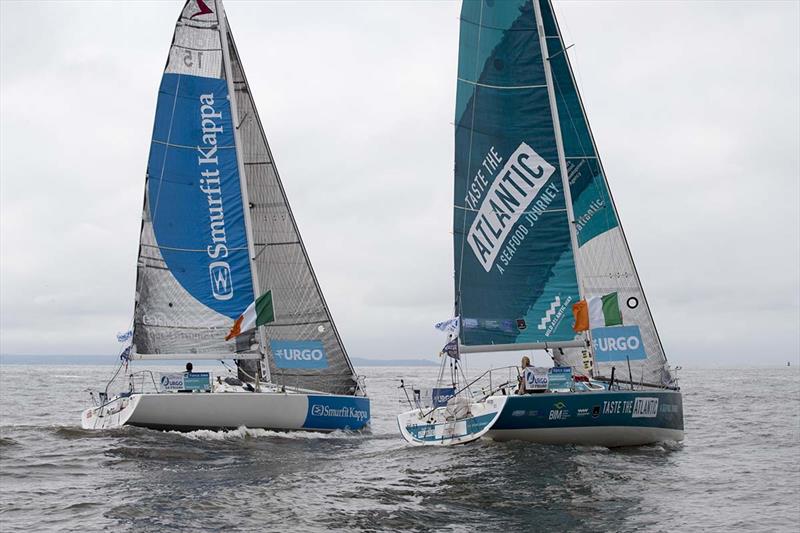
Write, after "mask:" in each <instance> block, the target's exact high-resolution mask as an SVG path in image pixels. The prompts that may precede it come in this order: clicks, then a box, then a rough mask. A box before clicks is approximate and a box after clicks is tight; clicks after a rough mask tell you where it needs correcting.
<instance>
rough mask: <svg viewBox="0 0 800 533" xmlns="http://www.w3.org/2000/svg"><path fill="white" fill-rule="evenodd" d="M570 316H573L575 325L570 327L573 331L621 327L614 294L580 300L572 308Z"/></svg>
mask: <svg viewBox="0 0 800 533" xmlns="http://www.w3.org/2000/svg"><path fill="white" fill-rule="evenodd" d="M572 314H573V315H574V316H575V325H574V326H572V329H574V330H575V331H586V330H587V329H594V328H602V327H606V326H621V325H622V313H620V311H619V298H618V296H617V293H616V292H612V293H609V294H604V295H603V296H595V297H594V298H589V299H588V300H581V301H580V302H578V303H576V304H575V305H573V306H572Z"/></svg>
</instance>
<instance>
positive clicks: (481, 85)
mask: <svg viewBox="0 0 800 533" xmlns="http://www.w3.org/2000/svg"><path fill="white" fill-rule="evenodd" d="M457 79H458V81H463V82H464V83H469V84H470V85H477V86H478V87H487V88H489V89H508V90H514V89H547V85H515V86H511V85H505V86H504V85H489V84H488V83H479V82H477V81H470V80H465V79H464V78H457Z"/></svg>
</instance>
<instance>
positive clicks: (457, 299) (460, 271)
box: [453, 2, 484, 316]
mask: <svg viewBox="0 0 800 533" xmlns="http://www.w3.org/2000/svg"><path fill="white" fill-rule="evenodd" d="M483 4H484V3H483V2H481V10H480V14H479V15H478V38H477V40H476V42H475V70H474V73H475V74H477V73H478V61H479V58H480V53H479V52H480V49H481V24H482V23H483ZM477 106H478V87H477V86H474V89H473V91H472V117H471V120H470V123H471V124H470V132H469V153H468V155H467V161H468V163H467V174H466V176H465V178H464V181H465V187H464V189H465V190H467V188H468V187H469V178H470V176H471V175H472V148H473V145H474V138H475V109H476V108H477ZM453 179H454V180H455V173H454V175H453ZM454 188H455V187H454ZM463 219H464V220H463V222H462V223H461V234H462V235H464V234H465V233H466V229H467V215H466V213H464V216H463ZM466 242H467V239H466V237H462V239H461V253H460V255H459V258H458V282H457V284H456V294H455V295H454V296H455V303H456V304H457V307H456V309H455V311H456V315H457V316H461V309H462V305H461V304H462V302H461V279H462V276H463V275H464V247H465V245H466Z"/></svg>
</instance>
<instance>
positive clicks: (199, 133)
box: [134, 1, 254, 358]
mask: <svg viewBox="0 0 800 533" xmlns="http://www.w3.org/2000/svg"><path fill="white" fill-rule="evenodd" d="M220 23H221V22H220V18H219V17H218V13H217V9H216V6H215V5H214V2H213V1H208V2H202V1H201V2H194V1H192V2H187V3H186V5H185V7H184V9H183V11H182V13H181V16H180V18H179V20H178V23H177V25H176V27H175V34H174V37H173V41H172V45H171V47H170V53H169V58H168V59H167V65H166V67H165V69H164V74H163V77H162V79H161V87H160V88H159V92H158V103H157V107H156V118H155V124H154V126H153V137H152V142H151V145H150V157H149V160H148V164H147V177H146V187H145V201H144V212H143V214H142V231H141V239H140V248H139V260H138V269H137V284H136V287H137V294H136V311H135V318H134V346H135V354H134V357H135V358H137V357H138V358H148V357H150V358H155V357H158V356H161V357H167V356H169V355H173V354H174V355H179V354H187V355H188V354H212V355H219V356H223V355H225V354H233V353H234V352H235V343H229V342H225V339H224V337H225V335H224V331H225V329H226V328H230V323H231V320H232V319H235V318H236V317H237V316H239V314H240V313H241V312H242V310H243V309H245V308H246V307H247V305H248V304H249V303H250V302H252V301H253V299H254V290H253V273H252V270H251V261H250V254H249V251H248V242H247V232H246V221H245V212H244V207H243V196H242V194H243V193H242V187H241V176H240V173H239V161H238V158H237V152H236V143H235V134H234V121H233V115H232V109H231V100H230V95H229V89H228V83H227V80H226V76H225V69H224V61H223V55H224V54H223V48H222V47H223V43H222V38H221V35H220V31H219V27H220Z"/></svg>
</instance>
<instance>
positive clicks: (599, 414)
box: [493, 391, 683, 430]
mask: <svg viewBox="0 0 800 533" xmlns="http://www.w3.org/2000/svg"><path fill="white" fill-rule="evenodd" d="M567 426H644V427H662V428H669V429H676V430H683V405H682V401H681V395H680V393H677V392H657V393H650V392H648V393H639V392H635V391H634V392H625V393H620V392H592V393H579V394H563V393H562V394H558V393H556V394H528V395H521V396H516V395H515V396H509V397H508V400H507V401H506V405H505V407H504V410H503V413H502V414H501V415H500V418H499V419H498V420H497V422H496V423H495V425H494V428H493V429H537V428H554V427H567Z"/></svg>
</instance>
